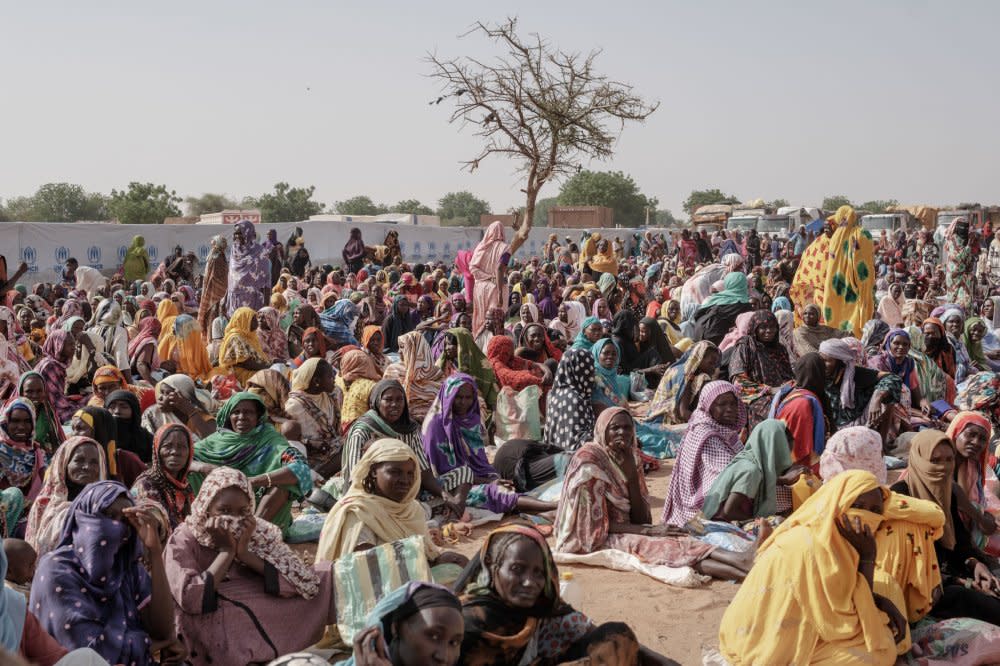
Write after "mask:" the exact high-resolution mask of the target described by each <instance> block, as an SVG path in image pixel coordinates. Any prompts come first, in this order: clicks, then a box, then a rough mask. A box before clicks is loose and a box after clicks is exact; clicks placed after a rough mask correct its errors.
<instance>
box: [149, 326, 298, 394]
mask: <svg viewBox="0 0 1000 666" xmlns="http://www.w3.org/2000/svg"><path fill="white" fill-rule="evenodd" d="M265 309H269V310H271V311H272V312H274V309H273V308H265ZM160 347H161V348H162V347H163V345H162V344H161V345H160ZM165 351H166V354H164V353H162V351H161V349H157V353H158V354H159V355H160V358H161V360H162V359H168V360H170V361H173V363H174V366H175V367H176V368H177V372H180V373H182V374H185V375H187V376H188V377H191V378H192V379H197V380H199V381H207V380H208V379H209V377H210V376H211V374H212V363H211V361H210V360H209V358H208V348H207V347H206V346H205V341H204V340H203V339H202V335H201V327H200V326H199V325H198V320H197V319H195V318H194V317H192V316H191V315H180V316H178V317H177V319H175V320H174V323H173V334H172V343H171V344H170V345H169V347H168V348H167V349H166V350H165ZM286 356H287V352H286Z"/></svg>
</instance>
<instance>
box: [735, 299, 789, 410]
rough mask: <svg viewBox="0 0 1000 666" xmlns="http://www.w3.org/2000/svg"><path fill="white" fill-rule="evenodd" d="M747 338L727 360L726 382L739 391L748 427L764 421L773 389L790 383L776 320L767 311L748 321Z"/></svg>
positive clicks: (786, 360)
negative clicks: (727, 375) (745, 408)
mask: <svg viewBox="0 0 1000 666" xmlns="http://www.w3.org/2000/svg"><path fill="white" fill-rule="evenodd" d="M748 333H749V334H748V335H747V336H745V337H742V338H740V339H739V340H738V341H737V342H736V345H735V346H734V347H733V353H732V356H731V357H730V359H729V381H731V382H732V383H733V384H735V385H736V386H738V387H739V389H740V400H742V401H743V404H745V405H746V406H747V414H748V415H749V419H750V427H751V428H753V427H754V426H755V425H757V424H758V423H760V422H761V421H763V420H764V419H766V418H767V415H768V413H769V412H770V410H771V399H772V396H773V394H774V389H776V388H778V387H779V386H781V385H782V384H784V383H785V382H787V381H789V380H790V379H792V377H793V376H794V373H793V372H792V365H791V362H790V361H789V360H788V350H786V349H785V348H784V347H783V346H782V345H781V343H780V342H779V341H778V320H777V319H776V318H775V316H774V313H772V312H770V311H769V310H758V311H757V312H755V313H754V315H753V316H752V317H751V318H750V326H749V331H748Z"/></svg>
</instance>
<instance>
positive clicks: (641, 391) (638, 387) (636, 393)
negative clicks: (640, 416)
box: [628, 371, 653, 402]
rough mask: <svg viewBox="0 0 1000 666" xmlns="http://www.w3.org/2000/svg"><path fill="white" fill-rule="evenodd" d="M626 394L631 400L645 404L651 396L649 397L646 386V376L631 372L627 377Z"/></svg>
mask: <svg viewBox="0 0 1000 666" xmlns="http://www.w3.org/2000/svg"><path fill="white" fill-rule="evenodd" d="M628 383H629V387H628V392H629V395H630V396H631V397H632V400H638V401H639V402H646V401H648V400H650V399H651V398H652V397H653V396H652V395H650V392H649V386H648V385H647V384H646V375H644V374H642V373H641V372H638V371H633V372H631V373H630V374H629V376H628Z"/></svg>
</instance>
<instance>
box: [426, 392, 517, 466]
mask: <svg viewBox="0 0 1000 666" xmlns="http://www.w3.org/2000/svg"><path fill="white" fill-rule="evenodd" d="M464 385H468V386H470V387H472V394H473V396H474V397H473V401H472V407H471V408H470V409H469V411H468V412H466V413H465V414H464V415H463V416H458V417H456V416H455V415H454V414H452V406H453V405H454V404H455V397H456V396H457V395H458V391H459V389H461V388H462V386H464ZM484 434H485V433H484V430H483V417H482V414H480V412H479V391H478V390H477V389H476V380H475V379H473V378H472V377H470V376H469V375H466V374H464V373H461V372H456V373H455V374H453V375H451V376H450V377H448V378H447V379H446V380H444V382H442V383H441V388H440V389H439V390H438V397H437V400H435V401H434V405H433V407H431V413H430V417H429V418H428V419H426V420H425V421H424V427H423V433H422V435H423V440H424V451H425V452H426V453H427V458H428V459H429V460H430V462H431V465H433V466H434V469H435V470H437V473H438V474H444V473H446V472H450V471H451V470H453V469H455V468H456V467H469V468H471V469H472V473H473V475H474V476H475V477H477V478H495V477H497V476H499V475H498V474H497V471H496V469H494V468H493V466H492V465H490V463H489V460H488V459H487V458H486V449H485V448H483V447H484V446H485V438H484Z"/></svg>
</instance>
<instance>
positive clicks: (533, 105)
mask: <svg viewBox="0 0 1000 666" xmlns="http://www.w3.org/2000/svg"><path fill="white" fill-rule="evenodd" d="M471 34H482V35H485V36H486V37H487V38H488V39H490V40H492V41H493V42H495V43H496V44H498V45H499V46H500V47H501V48H502V49H503V50H504V53H503V54H502V55H499V56H497V57H496V59H495V60H494V61H492V62H484V61H482V60H478V59H476V58H471V57H467V56H465V57H460V58H454V59H450V60H442V59H440V58H439V57H438V56H437V55H436V54H431V55H429V56H428V58H427V60H428V62H429V63H431V65H432V67H433V71H432V72H431V74H430V76H431V77H432V78H435V79H437V80H438V81H439V82H440V83H441V87H442V94H441V96H440V97H438V98H437V99H436V100H434V101H432V102H431V104H440V103H441V102H442V101H444V100H445V99H448V98H453V99H454V100H455V110H454V111H453V112H452V114H451V117H450V119H449V122H451V123H459V125H460V126H461V127H463V128H464V127H472V128H474V130H473V132H474V134H475V135H476V136H478V137H481V138H482V139H483V147H482V149H481V150H480V151H479V153H478V154H477V155H476V156H475V157H474V158H472V159H471V160H468V161H466V162H463V164H464V167H465V168H467V169H468V170H469V171H475V170H476V169H477V168H478V167H479V164H480V163H481V162H482V161H483V160H484V159H486V158H487V157H489V156H491V155H501V156H505V157H509V158H512V159H515V160H518V161H520V162H521V165H520V167H519V171H521V172H523V174H524V176H525V183H524V187H523V188H521V191H522V192H524V194H525V196H526V202H525V206H524V216H523V217H522V218H521V223H520V225H519V228H518V232H517V235H516V237H515V239H514V242H513V243H512V249H517V247H519V246H520V245H521V244H522V243H523V242H524V241H525V240H526V239H527V237H528V232H529V231H530V230H531V223H532V219H533V217H534V212H535V201H536V199H537V198H538V192H539V191H540V190H541V188H542V186H543V185H545V183H547V182H549V181H550V180H552V179H553V178H555V177H557V176H560V175H563V174H568V173H575V172H577V171H578V170H579V169H580V168H581V166H582V162H583V161H584V160H590V159H607V158H609V157H611V155H612V154H613V147H614V144H615V141H616V140H617V138H618V134H619V133H620V132H621V130H622V129H623V128H624V127H625V122H626V121H629V120H636V121H642V120H645V119H646V118H647V117H648V116H649V115H650V114H651V113H653V112H654V111H655V110H656V109H657V107H658V106H659V103H658V102H657V103H654V104H647V103H646V102H645V101H643V99H642V98H641V97H639V96H638V95H636V94H634V93H633V92H632V87H631V86H629V85H627V84H625V83H621V82H619V81H613V80H611V79H608V78H607V77H606V76H603V75H601V74H598V73H596V72H595V71H594V63H595V61H596V59H597V56H598V55H600V51H599V50H595V51H591V52H590V53H588V54H586V55H581V54H579V53H566V52H564V51H560V50H556V49H553V48H552V47H551V46H550V45H549V43H548V42H546V41H545V40H543V39H542V38H541V37H540V36H539V35H537V34H534V33H533V34H531V35H529V37H528V39H522V38H521V37H519V36H518V35H517V19H516V18H508V19H507V20H506V21H505V22H504V23H501V24H498V25H487V24H484V23H482V22H477V23H476V24H475V25H473V26H472V28H470V29H469V31H468V32H466V33H465V35H463V37H465V36H468V35H471Z"/></svg>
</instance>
